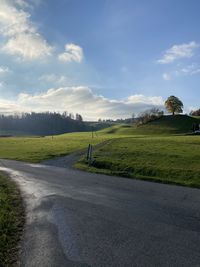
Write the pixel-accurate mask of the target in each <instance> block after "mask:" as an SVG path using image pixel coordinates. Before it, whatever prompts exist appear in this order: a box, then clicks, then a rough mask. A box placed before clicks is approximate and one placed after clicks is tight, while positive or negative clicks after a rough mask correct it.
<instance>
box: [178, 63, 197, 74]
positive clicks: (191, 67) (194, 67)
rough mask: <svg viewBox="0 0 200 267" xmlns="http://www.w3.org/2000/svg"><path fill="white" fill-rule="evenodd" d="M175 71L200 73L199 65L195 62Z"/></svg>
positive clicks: (179, 72)
mask: <svg viewBox="0 0 200 267" xmlns="http://www.w3.org/2000/svg"><path fill="white" fill-rule="evenodd" d="M177 72H178V74H184V75H194V74H198V73H200V66H198V65H197V64H191V65H188V66H186V67H184V68H182V69H180V70H178V71H177Z"/></svg>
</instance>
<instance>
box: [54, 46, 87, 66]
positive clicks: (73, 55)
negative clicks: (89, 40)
mask: <svg viewBox="0 0 200 267" xmlns="http://www.w3.org/2000/svg"><path fill="white" fill-rule="evenodd" d="M58 59H59V60H60V61H63V62H71V61H75V62H78V63H80V62H81V61H82V59H83V49H82V48H81V47H80V46H78V45H75V44H66V45H65V52H64V53H62V54H59V55H58Z"/></svg>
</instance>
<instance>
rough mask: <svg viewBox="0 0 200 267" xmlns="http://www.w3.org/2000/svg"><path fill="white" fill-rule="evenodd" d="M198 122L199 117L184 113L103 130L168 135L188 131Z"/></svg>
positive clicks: (124, 133) (117, 132)
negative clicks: (145, 122)
mask: <svg viewBox="0 0 200 267" xmlns="http://www.w3.org/2000/svg"><path fill="white" fill-rule="evenodd" d="M194 123H200V118H194V117H190V116H186V115H176V116H164V117H162V118H160V119H157V120H155V121H153V122H149V123H147V124H145V125H141V126H131V125H117V126H113V127H111V128H109V129H106V130H104V133H108V134H119V135H137V134H139V135H141V134H142V135H152V134H153V135H154V134H156V135H160V134H162V135H168V134H181V133H189V132H191V131H192V125H193V124H194Z"/></svg>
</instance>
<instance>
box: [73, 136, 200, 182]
mask: <svg viewBox="0 0 200 267" xmlns="http://www.w3.org/2000/svg"><path fill="white" fill-rule="evenodd" d="M76 166H77V167H79V168H81V169H84V170H89V171H92V172H98V173H106V174H111V175H118V176H125V177H132V178H139V179H149V180H154V181H160V182H167V183H175V184H180V185H186V186H195V187H200V138H199V136H170V137H165V136H160V137H157V136H145V137H144V136H135V137H123V138H118V139H115V140H113V141H112V142H110V143H108V144H106V145H105V146H103V147H101V148H99V149H97V150H96V151H95V153H94V162H93V164H92V166H88V165H87V164H86V162H85V160H84V159H83V158H82V159H81V160H80V161H79V162H78V163H77V164H76Z"/></svg>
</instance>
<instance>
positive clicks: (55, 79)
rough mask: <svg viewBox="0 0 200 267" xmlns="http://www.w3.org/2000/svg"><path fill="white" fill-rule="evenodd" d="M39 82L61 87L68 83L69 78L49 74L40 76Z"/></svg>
mask: <svg viewBox="0 0 200 267" xmlns="http://www.w3.org/2000/svg"><path fill="white" fill-rule="evenodd" d="M39 81H43V82H48V83H55V84H59V85H63V84H66V83H67V82H69V78H68V77H67V76H65V75H56V74H53V73H51V74H44V75H42V76H41V77H40V78H39Z"/></svg>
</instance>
